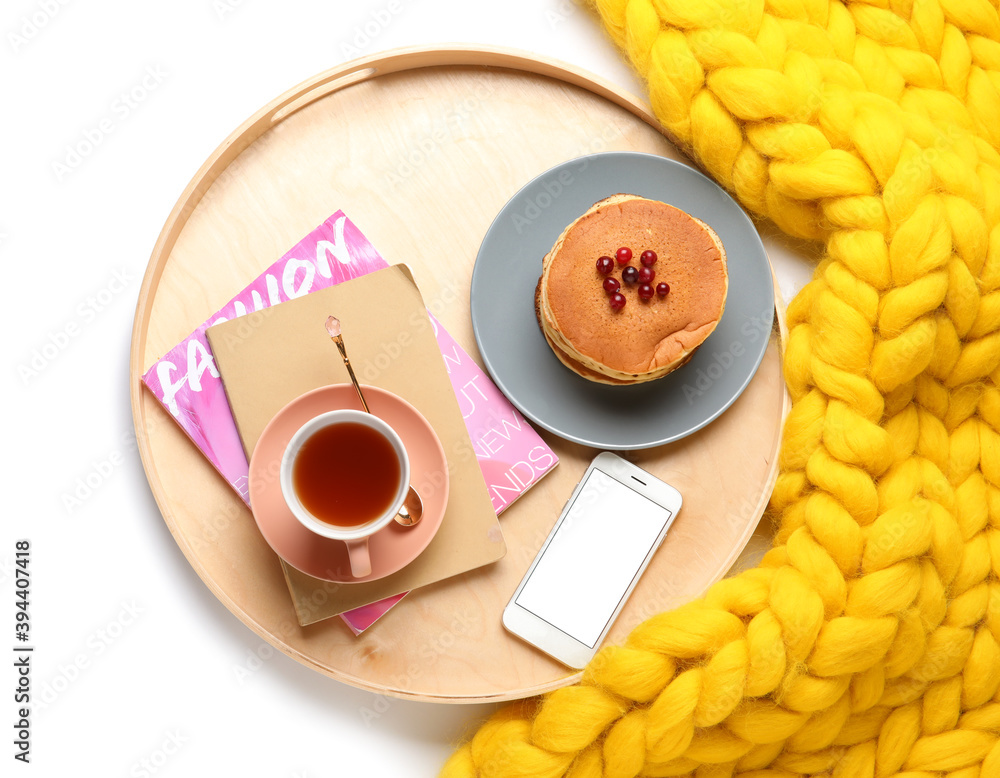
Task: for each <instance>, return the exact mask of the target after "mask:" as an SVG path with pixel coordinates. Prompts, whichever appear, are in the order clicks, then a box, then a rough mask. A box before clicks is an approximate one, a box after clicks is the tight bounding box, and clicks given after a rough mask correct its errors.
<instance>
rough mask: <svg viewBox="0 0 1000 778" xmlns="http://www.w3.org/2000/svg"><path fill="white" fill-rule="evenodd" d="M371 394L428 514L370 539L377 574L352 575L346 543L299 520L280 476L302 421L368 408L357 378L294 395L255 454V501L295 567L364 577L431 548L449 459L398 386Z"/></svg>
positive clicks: (266, 529) (278, 549)
mask: <svg viewBox="0 0 1000 778" xmlns="http://www.w3.org/2000/svg"><path fill="white" fill-rule="evenodd" d="M364 393H365V400H366V401H367V402H368V407H369V409H370V410H371V412H372V413H373V414H375V415H376V416H378V417H380V418H381V419H383V420H385V421H386V422H388V423H389V425H390V426H392V428H393V429H395V430H396V432H397V433H398V434H399V437H400V438H401V439H402V441H403V445H404V446H406V453H407V454H408V455H409V457H410V483H411V484H412V485H413V486H414V487H415V488H416V490H417V491H418V492H419V493H420V497H421V500H422V501H423V504H424V515H423V518H422V519H421V520H420V523H419V524H417V525H416V526H415V527H410V528H407V527H401V526H399V525H398V524H396V523H395V522H393V523H392V524H390V525H389V526H388V527H385V528H384V529H381V530H379V531H378V532H376V533H375V534H374V535H372V536H371V538H369V540H368V547H369V549H370V551H371V560H372V572H371V574H370V575H367V576H364V577H363V578H355V577H353V576H352V575H351V567H350V563H349V562H348V559H347V547H346V546H345V545H344V543H343V542H342V541H339V540H332V539H330V538H324V537H321V536H320V535H316V534H315V533H312V532H310V531H309V530H307V529H306V528H305V527H303V526H302V525H301V524H300V523H299V522H298V521H297V520H296V518H295V517H294V516H293V515H292V512H291V511H290V510H289V509H288V506H287V505H286V504H285V499H284V497H282V494H281V485H280V483H279V481H278V469H279V465H280V464H281V456H282V454H283V453H284V451H285V446H286V445H288V441H289V440H290V439H291V437H292V435H293V434H294V433H295V431H296V430H297V429H298V428H299V427H301V426H302V425H303V424H305V423H306V422H307V421H308V420H309V419H311V418H312V417H313V416H318V415H319V414H321V413H325V412H326V411H332V410H337V409H339V408H357V409H359V410H360V409H361V404H360V402H359V401H358V395H357V393H356V392H355V391H354V387H353V386H352V385H351V384H335V385H333V386H324V387H321V388H319V389H314V390H313V391H311V392H307V393H306V394H304V395H302V396H301V397H297V398H296V399H294V400H292V401H291V402H290V403H289V404H288V405H286V406H285V407H284V408H282V409H281V410H280V411H278V413H277V415H275V417H274V418H273V419H271V421H270V423H269V424H268V425H267V426H266V427H265V428H264V431H263V432H262V433H261V436H260V440H258V441H257V447H256V448H255V449H254V452H253V457H252V458H251V460H250V506H251V508H252V510H253V516H254V519H255V520H256V521H257V526H258V527H259V528H260V531H261V534H262V535H263V536H264V539H265V540H266V541H267V543H268V545H270V546H271V548H273V549H274V551H275V553H276V554H277V555H278V556H280V557H281V558H282V559H284V560H285V561H286V562H288V564H290V565H291V566H292V567H294V568H296V569H297V570H301V571H302V572H303V573H306V574H307V575H311V576H313V577H314V578H321V579H323V580H325V581H336V582H337V583H361V582H364V581H374V580H377V579H379V578H384V577H385V576H387V575H391V574H392V573H395V572H397V571H399V570H401V569H402V568H404V567H405V566H406V565H408V564H409V563H410V562H412V561H413V560H414V559H416V558H417V556H418V555H419V554H420V552H421V551H423V550H424V549H425V548H427V545H428V544H429V543H430V542H431V540H432V539H433V538H434V535H435V533H436V532H437V531H438V527H440V526H441V521H442V519H443V518H444V513H445V508H446V507H447V505H448V461H447V459H446V458H445V455H444V448H443V447H442V446H441V441H440V440H438V436H437V434H436V433H435V432H434V429H433V427H431V425H430V424H428V422H427V419H425V418H424V417H423V415H421V413H420V412H419V411H418V410H417V409H416V408H414V407H413V406H412V405H410V404H409V403H408V402H406V400H404V399H402V398H401V397H397V396H396V395H394V394H392V393H391V392H387V391H385V390H384V389H379V388H378V387H375V386H365V387H364Z"/></svg>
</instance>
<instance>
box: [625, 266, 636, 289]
mask: <svg viewBox="0 0 1000 778" xmlns="http://www.w3.org/2000/svg"><path fill="white" fill-rule="evenodd" d="M638 280H639V270H638V268H634V267H632V266H631V265H629V266H628V267H627V268H625V269H624V270H623V271H622V281H624V282H625V283H626V284H634V283H635V282H636V281H638Z"/></svg>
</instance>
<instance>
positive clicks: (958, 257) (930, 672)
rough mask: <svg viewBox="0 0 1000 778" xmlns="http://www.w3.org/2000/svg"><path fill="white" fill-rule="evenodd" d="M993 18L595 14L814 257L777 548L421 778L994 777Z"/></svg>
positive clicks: (612, 10) (897, 13) (801, 319)
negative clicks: (810, 244) (436, 776)
mask: <svg viewBox="0 0 1000 778" xmlns="http://www.w3.org/2000/svg"><path fill="white" fill-rule="evenodd" d="M994 3H995V0H994ZM994 3H991V2H989V1H988V0H870V2H867V3H864V2H850V3H842V2H836V1H835V0H834V1H833V2H829V1H828V0H768V1H767V2H764V1H763V0H596V5H597V10H598V13H599V14H600V17H601V19H602V20H603V22H604V24H605V26H606V27H607V30H608V31H609V33H610V35H611V36H612V38H613V39H614V40H615V42H616V43H617V44H618V45H619V46H620V47H621V48H622V49H623V50H624V52H625V53H626V55H627V57H628V58H629V60H631V62H632V64H633V65H634V66H635V68H636V69H637V70H638V72H639V73H641V74H642V75H643V76H644V77H645V79H646V80H647V83H648V89H649V95H650V99H651V103H652V105H653V107H654V110H655V112H656V114H657V116H658V117H659V118H660V120H661V121H662V123H663V125H664V126H665V127H666V129H667V130H668V131H669V132H670V133H671V135H672V136H673V137H674V138H675V139H676V141H677V142H678V143H679V144H680V145H681V146H682V147H683V148H685V149H687V150H688V151H689V152H690V153H691V154H692V155H693V156H694V157H695V158H696V159H697V160H698V161H699V162H700V163H701V164H702V165H703V166H704V167H705V168H706V169H707V170H708V171H709V172H710V173H711V174H712V175H713V176H714V177H715V178H716V179H717V180H718V181H719V182H720V183H721V184H722V185H724V186H725V187H727V188H728V189H729V190H730V191H732V192H733V193H735V195H736V196H737V197H738V198H739V200H740V202H742V203H743V204H744V205H745V206H746V207H747V208H748V209H750V210H752V211H755V212H757V213H759V214H763V215H766V216H767V217H769V218H770V219H772V220H773V221H774V222H775V223H776V224H778V225H779V226H780V227H781V228H782V229H783V230H785V231H786V232H788V233H790V234H792V235H796V236H802V237H805V238H810V239H814V240H818V241H822V242H823V243H824V244H825V247H826V257H825V259H824V260H823V261H822V262H821V263H820V265H819V266H818V267H817V269H816V272H815V277H814V279H813V280H812V282H811V283H810V284H808V285H807V286H806V287H805V288H804V289H803V290H802V291H801V292H800V293H799V295H798V296H797V297H796V299H795V300H794V301H793V302H792V304H791V305H790V306H789V309H788V326H789V330H790V332H789V338H788V343H787V351H786V354H785V360H786V380H787V383H788V387H789V390H790V392H791V394H792V398H793V407H792V410H791V413H790V415H789V418H788V421H787V424H786V428H785V438H784V444H783V448H782V452H781V475H780V477H779V480H778V482H777V485H776V487H775V490H774V494H773V497H772V500H771V509H772V511H773V512H774V513H775V514H776V515H777V516H778V517H779V518H780V529H779V531H778V535H777V538H776V541H775V547H774V548H773V549H772V550H771V551H770V552H769V553H768V554H767V556H766V557H765V559H764V561H763V563H762V564H761V565H760V567H758V568H757V569H754V570H751V571H748V572H746V573H743V574H742V575H740V576H738V577H735V578H732V579H728V580H724V581H721V582H720V583H717V584H716V585H715V586H713V587H712V588H711V590H710V591H709V592H708V594H707V595H706V596H705V597H704V598H703V599H701V600H699V601H697V602H695V603H692V604H690V605H688V606H686V607H683V608H680V609H679V610H677V611H674V612H671V613H665V614H662V615H660V616H657V617H655V618H653V619H651V620H650V621H648V622H646V623H644V624H642V625H640V626H639V627H638V628H636V629H635V631H634V632H633V633H632V634H631V635H630V636H629V638H628V640H627V642H626V644H625V645H624V646H621V647H611V648H606V649H605V650H603V651H602V652H601V653H600V654H598V656H597V657H596V658H595V660H594V661H593V662H592V664H591V665H590V667H588V669H587V671H586V673H585V675H584V679H583V681H582V683H580V684H579V685H577V686H573V687H570V688H566V689H562V690H560V691H556V692H554V693H552V694H549V695H547V696H546V697H545V698H543V699H542V700H540V701H531V702H525V703H520V704H518V705H515V706H511V707H508V708H505V709H504V710H502V711H501V712H500V713H498V714H497V715H496V716H494V717H493V718H492V719H491V720H490V721H488V722H487V723H485V724H484V725H483V726H482V727H481V729H480V730H479V731H478V732H477V733H476V735H475V736H474V737H473V738H472V740H471V742H469V743H468V744H467V745H465V746H464V747H463V748H461V749H460V750H459V751H458V752H456V753H455V755H454V756H453V757H452V759H451V760H450V761H449V762H448V764H447V765H446V766H445V768H444V772H443V774H444V775H445V776H448V777H449V778H452V777H454V776H471V775H481V776H496V777H498V778H499V777H501V776H562V775H568V776H574V778H582V777H583V776H608V777H609V778H611V777H612V776H613V777H614V778H631V777H632V776H674V775H692V776H698V777H699V778H710V777H711V778H719V777H728V776H744V778H749V777H750V776H754V777H755V778H756V777H757V776H760V777H761V778H763V776H775V777H777V776H788V777H789V778H794V777H795V776H820V775H822V776H836V777H838V778H839V777H840V776H844V777H845V778H846V777H847V776H864V777H865V778H882V777H883V776H894V775H895V776H907V778H916V777H917V776H950V777H951V778H976V777H977V776H979V777H981V778H987V777H989V778H994V777H995V776H1000V693H998V687H1000V488H998V487H1000V392H998V391H997V378H998V377H1000V368H998V366H1000V154H998V152H997V148H998V146H1000V42H998V41H1000V18H998V13H997V9H996V7H995V5H994Z"/></svg>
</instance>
